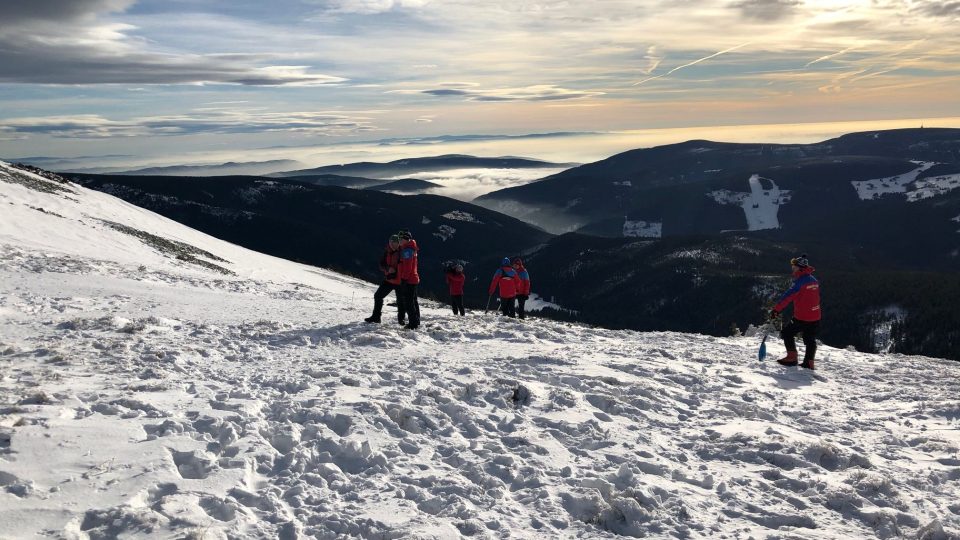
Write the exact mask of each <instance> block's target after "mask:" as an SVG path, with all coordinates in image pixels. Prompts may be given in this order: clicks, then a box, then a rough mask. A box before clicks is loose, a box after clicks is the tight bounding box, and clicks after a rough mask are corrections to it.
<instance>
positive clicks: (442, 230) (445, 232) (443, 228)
mask: <svg viewBox="0 0 960 540" xmlns="http://www.w3.org/2000/svg"><path fill="white" fill-rule="evenodd" d="M456 232H457V230H456V229H454V228H453V227H451V226H449V225H440V226H439V227H437V232H435V233H433V235H434V236H436V237H437V238H439V239H440V240H442V241H444V242H446V241H447V240H449V239H451V238H453V235H454V234H456Z"/></svg>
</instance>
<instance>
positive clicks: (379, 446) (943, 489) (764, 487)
mask: <svg viewBox="0 0 960 540" xmlns="http://www.w3.org/2000/svg"><path fill="white" fill-rule="evenodd" d="M15 176H16V180H13V178H14V177H15ZM107 222H110V223H114V224H119V225H122V226H124V228H117V227H113V226H109V225H107V224H106V223H107ZM133 230H135V231H140V232H141V233H143V234H140V235H137V234H133V233H132V232H131V231H133ZM161 240H167V241H169V243H166V242H162V241H161ZM171 246H173V247H171ZM185 246H189V247H190V248H193V249H194V250H196V251H189V250H188V249H187V247H185ZM173 249H180V250H183V252H184V253H199V254H200V255H197V256H196V257H197V258H198V259H199V260H210V261H219V262H218V264H220V265H222V266H223V267H224V268H226V269H228V270H230V272H232V273H231V274H223V273H221V272H219V271H216V270H214V269H212V268H209V267H206V266H203V265H201V264H197V263H195V262H189V261H185V260H182V259H179V258H178V257H177V252H175V251H171V250H173ZM203 253H206V254H209V255H210V256H212V257H216V259H213V258H208V257H207V256H206V255H202V254H203ZM0 261H2V265H0V366H2V369H0V524H2V529H3V531H2V533H0V535H10V534H14V536H16V537H36V536H52V537H66V538H146V537H151V538H183V537H205V538H297V537H315V538H322V539H326V538H345V537H360V538H425V539H426V538H431V539H433V538H459V537H462V536H470V537H474V538H488V539H493V538H504V537H508V536H509V537H511V538H524V539H539V538H614V537H615V535H633V536H646V537H671V538H720V537H728V538H746V537H748V536H753V537H756V538H762V537H778V538H787V537H789V538H873V537H879V538H892V537H908V538H953V537H956V536H957V534H958V533H957V530H958V528H960V515H958V513H957V506H956V505H957V503H956V501H957V500H958V498H960V485H958V483H957V478H958V473H960V461H958V459H957V456H958V454H960V431H958V430H957V421H958V419H960V401H958V400H957V398H956V388H955V387H956V380H957V378H958V376H960V365H958V364H957V363H956V362H950V361H943V360H937V359H930V358H921V357H907V356H896V357H895V358H893V357H889V356H887V357H882V356H878V355H870V354H861V353H857V352H851V351H845V350H841V349H834V348H831V347H823V348H822V349H821V353H820V357H819V364H818V369H819V370H818V371H817V372H815V373H811V372H809V371H804V370H799V369H797V368H783V367H781V366H779V365H777V364H776V363H773V362H764V363H758V362H757V361H756V351H757V347H758V344H759V343H758V341H759V339H758V338H756V337H753V338H750V337H737V338H733V337H730V338H719V337H711V336H702V335H692V334H681V333H673V332H648V333H638V332H629V331H614V330H605V329H600V328H591V327H586V326H579V325H572V324H566V323H560V322H552V321H548V320H542V319H528V320H526V321H516V320H513V319H504V318H500V317H496V316H494V315H492V314H486V315H485V314H482V313H468V314H467V316H466V317H463V318H454V317H452V316H450V315H449V314H448V309H447V308H445V307H441V306H438V305H435V304H433V303H431V302H428V301H424V302H423V307H422V312H423V325H422V326H421V327H420V329H419V330H418V331H415V332H409V331H404V330H401V329H399V328H398V327H397V326H396V325H395V324H389V323H386V324H383V325H369V324H364V323H362V322H359V321H360V320H361V319H362V318H363V317H365V316H366V315H368V314H369V309H370V307H371V306H370V304H371V303H372V298H371V297H372V295H373V290H374V287H373V285H371V284H367V283H363V282H359V281H357V280H354V279H351V278H348V277H345V276H341V275H338V274H335V273H333V272H330V271H327V270H323V269H319V268H313V267H309V266H305V265H299V264H295V263H290V262H287V261H283V260H280V259H276V258H273V257H268V256H265V255H262V254H258V253H254V252H251V251H249V250H246V249H243V248H240V247H237V246H233V245H230V244H228V243H225V242H222V241H220V240H217V239H214V238H212V237H210V236H207V235H204V234H202V233H199V232H197V231H193V230H191V229H187V228H185V227H183V226H182V225H179V224H177V223H175V222H173V221H170V220H167V219H165V218H162V217H160V216H157V215H155V214H153V213H151V212H148V211H146V210H143V209H140V208H137V207H134V206H131V205H129V204H127V203H124V202H123V201H120V200H118V199H116V198H114V197H111V196H109V195H106V194H103V193H98V192H93V191H90V190H87V189H84V188H82V187H79V186H76V185H69V184H66V185H65V184H58V183H55V182H49V181H45V180H43V179H39V178H38V177H35V176H31V175H23V174H21V173H17V172H12V170H11V169H9V168H8V167H7V166H6V165H4V164H0ZM224 261H225V262H224ZM388 310H389V308H388ZM387 315H388V316H387V317H385V320H390V319H391V318H392V317H390V315H392V313H389V312H388V313H387ZM767 344H768V346H769V350H770V352H769V354H770V355H771V356H776V355H780V354H783V348H782V347H780V346H779V344H777V343H775V341H774V340H773V339H771V340H769V341H768V343H767ZM10 531H13V533H11V532H10Z"/></svg>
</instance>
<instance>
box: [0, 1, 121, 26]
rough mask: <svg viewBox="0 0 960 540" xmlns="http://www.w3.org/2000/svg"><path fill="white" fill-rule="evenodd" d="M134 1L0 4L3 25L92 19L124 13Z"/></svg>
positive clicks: (13, 2)
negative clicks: (102, 15)
mask: <svg viewBox="0 0 960 540" xmlns="http://www.w3.org/2000/svg"><path fill="white" fill-rule="evenodd" d="M135 1H136V0H29V1H23V2H18V1H7V2H0V21H3V25H8V24H9V25H14V24H22V23H24V22H35V21H44V22H51V21H59V22H68V21H76V20H80V19H85V18H91V17H94V16H95V15H96V14H97V13H111V12H119V11H124V10H126V9H127V8H128V7H130V6H131V5H132V4H133V3H134V2H135Z"/></svg>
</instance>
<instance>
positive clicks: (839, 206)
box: [475, 129, 960, 269]
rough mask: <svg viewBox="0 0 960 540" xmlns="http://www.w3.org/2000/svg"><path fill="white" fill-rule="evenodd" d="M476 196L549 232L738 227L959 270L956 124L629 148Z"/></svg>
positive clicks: (683, 232) (661, 232)
mask: <svg viewBox="0 0 960 540" xmlns="http://www.w3.org/2000/svg"><path fill="white" fill-rule="evenodd" d="M475 202H476V203H477V204H480V205H482V206H485V207H487V208H490V209H494V210H498V211H501V212H505V213H508V214H510V215H513V216H516V217H519V218H520V219H524V220H525V221H528V222H530V223H533V224H536V225H539V226H541V227H543V228H545V229H547V230H549V231H551V232H554V233H559V232H564V231H579V232H582V233H586V234H591V235H600V236H608V237H621V238H622V237H624V236H635V237H652V238H659V237H664V238H666V237H676V236H687V235H716V234H721V233H723V232H728V231H730V232H744V233H751V234H755V235H758V236H761V237H765V238H769V239H771V240H779V241H793V242H798V243H801V244H806V245H813V244H819V245H821V246H822V247H824V248H826V249H831V250H845V249H849V250H851V251H853V252H855V253H857V254H859V255H860V256H862V257H863V258H865V259H867V258H874V259H876V258H881V259H882V260H884V261H887V263H888V264H890V263H891V262H894V261H895V262H896V264H897V265H902V266H908V267H913V268H931V267H933V268H942V269H960V257H958V253H957V248H958V242H957V240H958V236H957V234H956V231H957V222H956V220H955V218H957V216H960V130H957V129H913V130H895V131H883V132H872V133H857V134H851V135H845V136H843V137H839V138H837V139H831V140H828V141H825V142H822V143H817V144H809V145H767V144H731V143H717V142H710V141H688V142H685V143H681V144H673V145H667V146H660V147H656V148H649V149H641V150H631V151H629V152H624V153H622V154H618V155H616V156H613V157H611V158H608V159H605V160H603V161H599V162H596V163H590V164H587V165H582V166H580V167H576V168H573V169H569V170H567V171H564V172H561V173H559V174H555V175H553V176H550V177H547V178H545V179H543V180H540V181H537V182H533V183H530V184H526V185H523V186H518V187H513V188H508V189H503V190H500V191H495V192H492V193H489V194H487V195H484V196H482V197H480V198H478V199H477V200H476V201H475ZM894 245H896V246H900V247H899V248H898V249H890V247H891V246H894Z"/></svg>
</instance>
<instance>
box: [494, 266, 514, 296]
mask: <svg viewBox="0 0 960 540" xmlns="http://www.w3.org/2000/svg"><path fill="white" fill-rule="evenodd" d="M519 284H520V277H519V275H518V274H517V271H516V270H514V269H513V267H512V266H504V267H502V268H499V269H497V271H496V273H494V274H493V281H491V282H490V289H489V290H488V291H487V294H493V291H495V290H497V285H499V286H500V298H514V297H515V296H517V286H518V285H519Z"/></svg>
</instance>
